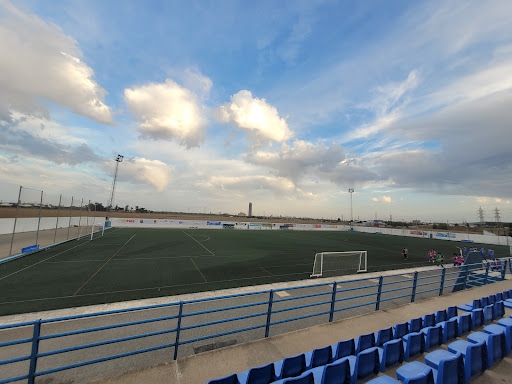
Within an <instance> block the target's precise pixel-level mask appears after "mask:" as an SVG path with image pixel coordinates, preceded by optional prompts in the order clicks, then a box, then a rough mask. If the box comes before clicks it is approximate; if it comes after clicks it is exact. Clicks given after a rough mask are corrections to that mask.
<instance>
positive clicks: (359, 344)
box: [355, 333, 375, 354]
mask: <svg viewBox="0 0 512 384" xmlns="http://www.w3.org/2000/svg"><path fill="white" fill-rule="evenodd" d="M355 342H356V354H357V353H359V352H362V351H364V350H365V349H368V348H372V347H375V335H374V334H373V333H366V334H364V335H361V336H359V338H358V339H356V340H355Z"/></svg>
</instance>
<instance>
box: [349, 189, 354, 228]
mask: <svg viewBox="0 0 512 384" xmlns="http://www.w3.org/2000/svg"><path fill="white" fill-rule="evenodd" d="M348 193H350V222H351V223H353V222H354V216H353V214H352V194H353V193H354V188H349V189H348Z"/></svg>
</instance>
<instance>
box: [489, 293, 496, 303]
mask: <svg viewBox="0 0 512 384" xmlns="http://www.w3.org/2000/svg"><path fill="white" fill-rule="evenodd" d="M488 300H489V304H488V305H490V304H494V303H495V302H496V295H489V297H488Z"/></svg>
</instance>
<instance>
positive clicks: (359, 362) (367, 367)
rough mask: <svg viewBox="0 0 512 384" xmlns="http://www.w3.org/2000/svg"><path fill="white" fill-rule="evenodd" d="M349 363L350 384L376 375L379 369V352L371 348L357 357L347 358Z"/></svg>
mask: <svg viewBox="0 0 512 384" xmlns="http://www.w3.org/2000/svg"><path fill="white" fill-rule="evenodd" d="M347 359H348V361H349V363H350V376H351V377H352V384H355V383H356V382H357V381H358V380H360V379H364V378H366V377H369V376H371V375H377V374H378V373H379V369H380V360H379V350H378V348H377V347H372V348H368V349H365V350H363V351H362V352H359V353H358V354H357V356H349V357H347Z"/></svg>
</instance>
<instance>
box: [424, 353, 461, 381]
mask: <svg viewBox="0 0 512 384" xmlns="http://www.w3.org/2000/svg"><path fill="white" fill-rule="evenodd" d="M425 362H426V363H427V364H428V365H429V366H430V367H431V368H432V372H433V373H434V379H435V382H436V384H465V383H466V378H465V370H464V359H463V357H462V354H460V353H458V352H457V353H451V352H448V351H445V350H444V349H438V350H437V351H434V352H431V353H429V354H428V355H426V356H425Z"/></svg>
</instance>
